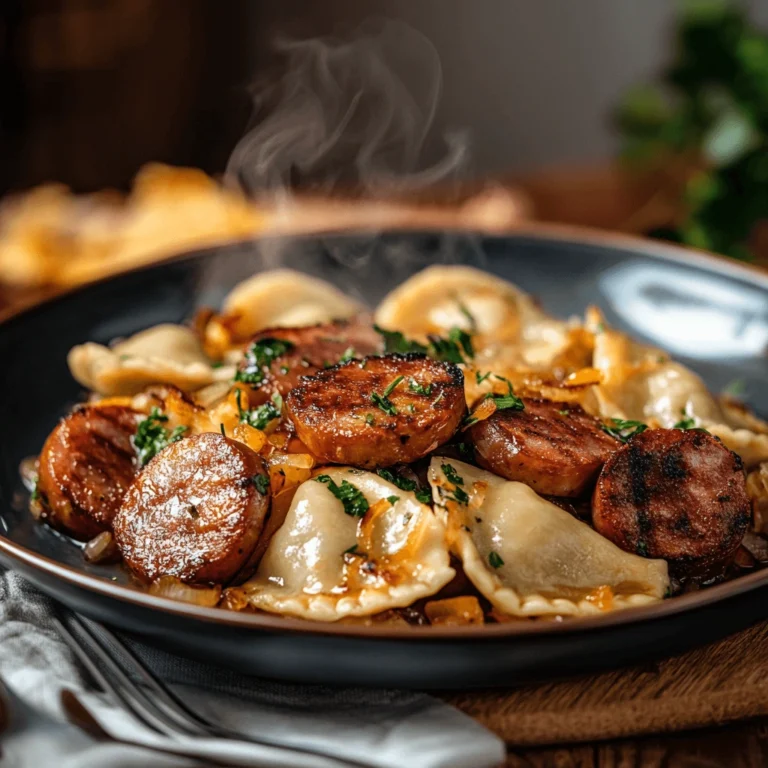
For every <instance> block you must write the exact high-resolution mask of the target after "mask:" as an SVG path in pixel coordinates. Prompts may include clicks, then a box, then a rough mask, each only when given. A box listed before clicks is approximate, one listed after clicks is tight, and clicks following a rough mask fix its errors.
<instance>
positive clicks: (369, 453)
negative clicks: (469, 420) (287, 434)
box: [285, 355, 466, 469]
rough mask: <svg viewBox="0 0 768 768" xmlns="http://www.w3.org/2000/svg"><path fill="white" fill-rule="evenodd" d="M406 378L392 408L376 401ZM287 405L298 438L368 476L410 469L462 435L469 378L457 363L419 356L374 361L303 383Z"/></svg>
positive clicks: (344, 366)
mask: <svg viewBox="0 0 768 768" xmlns="http://www.w3.org/2000/svg"><path fill="white" fill-rule="evenodd" d="M401 376H402V377H403V378H402V380H401V381H400V382H399V383H398V384H397V386H395V388H394V389H393V390H392V391H391V392H390V394H389V395H388V396H387V400H388V401H389V404H390V405H389V406H388V405H387V404H386V403H381V401H380V400H379V401H377V397H376V396H378V397H383V396H384V393H385V392H386V390H387V388H388V387H390V386H391V385H392V384H393V383H395V382H396V381H397V379H398V377H401ZM285 405H286V409H287V411H288V414H289V416H290V418H291V420H292V421H293V424H294V426H295V428H296V433H297V435H298V437H299V439H300V440H301V441H302V442H303V443H304V444H305V445H306V446H307V447H308V448H309V450H310V451H311V452H312V453H313V454H314V455H316V456H319V457H320V458H322V459H324V460H325V461H328V462H332V463H335V464H350V465H352V466H357V467H364V468H366V469H373V468H375V467H388V466H391V465H392V464H398V463H403V464H408V463H410V462H412V461H416V459H419V458H421V457H422V456H425V455H426V454H428V453H429V452H430V451H433V450H434V449H435V448H437V447H438V446H439V445H442V444H443V443H444V442H446V441H447V440H449V439H450V438H451V436H452V435H453V434H454V432H455V431H456V430H457V429H458V427H459V424H460V423H461V420H462V417H463V416H464V412H465V410H466V405H465V401H464V376H463V374H462V372H461V370H460V369H459V368H458V367H457V366H456V365H454V364H453V363H443V362H437V361H435V360H430V359H428V358H426V357H424V356H421V355H386V356H383V357H370V358H366V359H365V360H364V361H362V362H359V361H353V362H349V363H343V364H341V365H337V366H334V367H333V368H328V369H326V370H323V371H320V372H318V373H317V374H316V375H314V376H311V377H307V378H305V379H302V380H301V382H300V383H299V385H298V386H297V387H295V388H294V389H293V390H291V392H290V393H289V395H288V397H287V398H286V401H285ZM390 406H391V407H390Z"/></svg>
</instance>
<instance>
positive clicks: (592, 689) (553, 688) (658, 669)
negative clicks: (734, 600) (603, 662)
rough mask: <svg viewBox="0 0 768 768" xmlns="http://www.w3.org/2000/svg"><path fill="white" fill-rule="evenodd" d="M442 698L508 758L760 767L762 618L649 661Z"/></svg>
mask: <svg viewBox="0 0 768 768" xmlns="http://www.w3.org/2000/svg"><path fill="white" fill-rule="evenodd" d="M443 698H444V699H446V700H447V701H448V702H450V703H451V704H453V705H455V706H457V707H458V708H459V709H461V710H462V711H464V712H466V713H467V714H469V715H471V716H472V717H474V718H476V719H477V720H478V721H480V722H481V723H482V724H483V725H485V726H486V727H488V728H490V729H491V730H493V731H494V732H495V733H497V734H499V736H501V737H502V738H503V739H504V740H505V741H506V742H507V744H508V745H509V747H510V756H509V761H508V765H510V766H529V765H530V766H535V767H536V768H539V766H550V765H551V766H558V767H560V766H562V767H563V768H568V767H570V766H579V767H580V768H581V767H582V766H583V767H584V768H586V767H587V766H601V767H602V766H606V767H609V766H610V767H612V768H613V767H615V768H625V767H626V768H630V766H643V768H645V766H662V765H663V766H673V767H674V768H677V766H685V767H686V768H688V766H721V765H722V766H730V765H734V766H742V765H743V766H764V765H768V623H763V624H759V625H757V626H755V627H752V628H751V629H748V630H746V631H745V632H742V633H740V634H738V635H734V636H733V637H730V638H727V639H726V640H723V641H721V642H719V643H715V644H713V645H709V646H706V647H704V648H700V649H698V650H695V651H691V652H689V653H686V654H684V655H682V656H678V657H675V658H672V659H667V660H665V661H662V662H659V663H658V664H654V665H651V666H643V667H633V668H629V669H625V670H619V671H615V672H607V673H604V674H601V675H597V676H594V677H589V678H581V679H574V680H567V681H562V682H554V683H542V684H539V685H529V686H525V687H522V688H519V689H516V690H513V691H487V692H479V693H478V692H476V693H460V694H447V695H444V696H443ZM745 720H749V721H750V722H746V723H745V722H740V721H745ZM724 726H726V727H724ZM696 729H699V730H697V731H696V732H695V733H692V732H693V731H694V730H696ZM701 729H707V730H706V731H705V732H703V731H702V730H701ZM670 733H674V736H667V737H666V738H665V737H664V734H670ZM649 734H654V736H652V737H650V736H648V737H647V738H638V737H642V736H644V735H646V736H647V735H649ZM585 742H586V743H585ZM556 745H564V746H556ZM566 745H567V746H566Z"/></svg>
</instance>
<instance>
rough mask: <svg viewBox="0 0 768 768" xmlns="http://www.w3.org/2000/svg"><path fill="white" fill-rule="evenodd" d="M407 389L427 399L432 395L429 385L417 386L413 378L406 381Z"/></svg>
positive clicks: (417, 383)
mask: <svg viewBox="0 0 768 768" xmlns="http://www.w3.org/2000/svg"><path fill="white" fill-rule="evenodd" d="M408 389H409V390H410V391H411V392H415V393H416V394H417V395H426V396H427V397H429V396H430V395H431V394H432V385H431V384H419V382H418V381H416V379H414V378H410V379H408Z"/></svg>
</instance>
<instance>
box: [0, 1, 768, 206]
mask: <svg viewBox="0 0 768 768" xmlns="http://www.w3.org/2000/svg"><path fill="white" fill-rule="evenodd" d="M746 5H747V6H748V7H749V8H750V9H751V11H752V13H753V15H754V18H755V20H756V21H758V23H760V24H761V25H765V26H768V0H751V2H748V3H746ZM676 7H677V4H676V3H675V2H672V0H578V2H574V1H573V0H537V2H531V1H530V0H388V1H385V0H323V2H318V1H317V0H303V1H301V0H282V1H281V2H270V1H269V0H227V2H211V1H210V0H3V3H2V4H0V8H1V9H2V10H0V19H1V21H0V23H1V24H2V28H1V29H0V46H1V48H0V67H1V68H2V71H1V72H0V192H2V191H6V190H8V189H19V188H26V187H29V186H31V185H34V184H37V183H40V182H42V181H46V180H58V181H62V182H65V183H67V184H70V185H71V186H73V187H74V188H75V189H76V190H78V191H88V190H93V189H97V188H101V187H104V186H117V187H125V186H127V185H128V183H129V180H130V178H131V177H132V176H133V174H134V173H135V171H136V170H137V169H138V167H139V166H140V165H141V164H143V163H144V162H147V161H149V160H161V161H166V162H170V163H176V164H189V165H196V166H199V167H202V168H204V169H205V170H207V171H209V172H214V173H215V172H220V171H221V170H222V169H223V167H224V165H225V163H226V159H227V157H228V155H229V152H230V150H231V149H232V146H233V145H234V143H235V141H236V140H237V138H238V136H240V135H241V134H242V132H243V130H244V126H245V124H246V121H247V118H248V114H249V111H250V102H249V92H248V86H249V84H250V83H251V82H252V80H253V78H254V76H258V75H261V76H262V77H263V76H264V75H265V73H268V72H269V71H270V66H271V64H272V63H273V61H272V57H271V54H270V47H271V44H272V41H273V40H274V38H275V36H276V35H287V36H295V37H307V36H314V35H325V34H329V33H334V32H341V33H344V32H349V31H350V30H352V29H354V28H355V27H356V26H357V25H358V24H359V23H360V22H361V21H362V20H364V19H365V18H366V17H369V16H372V15H373V16H376V15H379V16H387V17H396V18H401V19H403V20H405V21H407V22H408V23H409V24H411V25H413V26H414V27H416V28H417V29H419V30H421V31H423V32H424V33H425V34H426V35H427V37H429V38H430V39H431V40H432V42H433V43H434V45H435V46H436V48H437V50H438V52H439V54H440V57H441V59H442V61H443V66H444V95H443V102H442V105H441V108H440V111H439V114H438V119H437V128H438V129H443V128H467V129H468V130H469V134H470V138H471V146H472V156H473V164H472V165H471V166H470V167H469V169H468V171H467V173H472V174H475V175H488V174H493V175H499V174H503V173H507V172H518V171H529V170H531V169H535V168H542V167H547V166H552V165H556V164H557V165H563V164H583V163H589V162H593V161H596V160H601V159H602V158H608V157H609V156H610V155H612V154H613V152H614V150H615V148H616V139H615V137H614V135H613V133H612V130H611V126H610V122H609V114H610V111H611V109H612V107H613V106H614V105H615V103H616V101H617V99H618V97H619V94H620V93H621V92H622V91H623V90H624V89H625V88H626V87H627V86H628V85H630V84H632V83H634V82H637V81H639V80H643V79H646V78H647V77H648V76H649V75H650V74H653V73H654V72H656V71H658V69H659V68H660V67H661V66H662V65H663V63H664V61H665V60H666V58H667V57H668V55H669V54H668V52H669V47H668V43H669V35H670V31H671V26H672V21H673V18H674V14H675V11H676Z"/></svg>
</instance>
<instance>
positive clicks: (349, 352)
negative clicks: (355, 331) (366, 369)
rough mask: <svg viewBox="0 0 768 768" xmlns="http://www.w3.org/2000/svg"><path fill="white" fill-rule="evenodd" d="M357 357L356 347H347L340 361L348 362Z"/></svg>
mask: <svg viewBox="0 0 768 768" xmlns="http://www.w3.org/2000/svg"><path fill="white" fill-rule="evenodd" d="M356 357H357V352H355V348H354V347H347V348H346V349H345V350H344V354H343V355H342V356H341V357H340V358H339V362H340V363H348V362H349V361H350V360H354V359H355V358H356Z"/></svg>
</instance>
